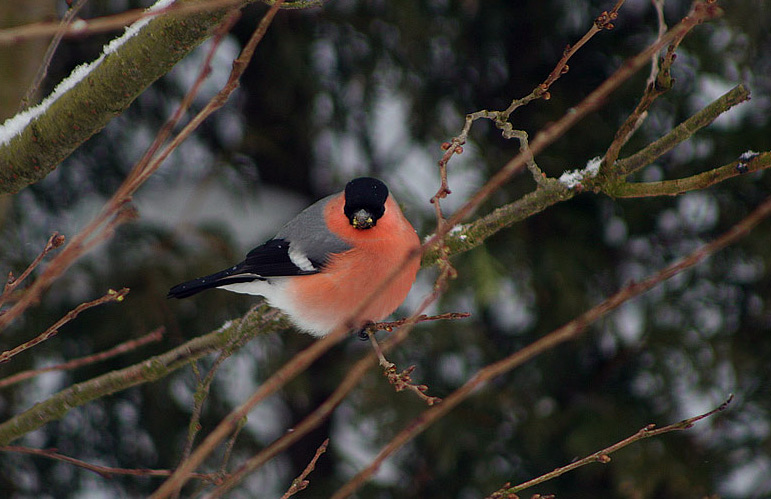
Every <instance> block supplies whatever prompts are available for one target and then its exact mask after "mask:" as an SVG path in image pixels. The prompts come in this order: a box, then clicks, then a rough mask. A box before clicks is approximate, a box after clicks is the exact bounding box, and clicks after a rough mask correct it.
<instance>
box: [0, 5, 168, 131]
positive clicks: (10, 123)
mask: <svg viewBox="0 0 771 499" xmlns="http://www.w3.org/2000/svg"><path fill="white" fill-rule="evenodd" d="M174 1H175V0H158V1H157V2H156V3H155V4H153V5H152V6H151V7H149V8H148V9H147V10H146V12H153V11H156V10H160V9H164V8H166V7H168V6H169V5H171V4H173V3H174ZM151 19H152V17H143V18H142V19H140V20H139V21H137V22H135V23H134V24H132V25H131V26H129V27H128V28H126V31H125V32H124V33H123V35H122V36H120V37H118V38H116V39H114V40H112V41H111V42H110V43H108V44H107V45H105V47H104V48H103V50H102V54H101V55H100V56H99V57H98V58H97V59H96V60H95V61H93V62H90V63H86V64H81V65H80V66H78V67H76V68H75V69H74V70H73V71H72V73H70V75H69V76H68V77H67V78H65V79H64V80H62V81H61V82H59V84H58V85H57V86H56V88H54V91H53V92H51V94H50V95H49V96H48V97H46V98H45V99H43V101H42V102H41V103H40V104H38V105H37V106H33V107H30V108H28V109H25V110H24V111H22V112H20V113H18V114H17V115H15V116H12V117H11V118H8V119H7V120H6V121H5V123H3V124H2V125H1V126H0V146H3V145H6V144H8V143H9V142H10V141H11V139H13V138H14V137H16V136H17V135H19V134H20V133H22V132H23V131H24V129H25V128H27V125H29V124H30V123H31V122H32V120H34V119H36V118H37V117H38V116H40V115H41V114H43V113H45V112H46V110H47V109H48V108H49V107H51V104H53V103H54V102H56V100H57V99H58V98H59V97H61V96H62V95H64V94H65V93H67V92H68V91H69V90H71V89H72V88H73V87H74V86H75V85H77V84H78V83H80V82H81V81H82V80H83V79H85V78H86V77H87V76H88V75H89V74H90V73H91V71H93V70H94V68H96V67H97V66H98V65H99V64H101V62H102V61H103V60H104V58H105V56H107V55H109V54H111V53H113V52H115V51H116V50H118V48H120V47H121V46H122V45H123V44H124V43H126V41H128V40H129V39H130V38H132V37H133V36H134V35H136V34H137V33H139V31H140V30H141V29H142V28H144V27H145V25H147V23H149V22H150V20H151Z"/></svg>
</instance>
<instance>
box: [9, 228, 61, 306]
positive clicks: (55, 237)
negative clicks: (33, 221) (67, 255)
mask: <svg viewBox="0 0 771 499" xmlns="http://www.w3.org/2000/svg"><path fill="white" fill-rule="evenodd" d="M62 244H64V236H63V235H61V234H59V233H58V232H54V233H53V234H51V237H49V238H48V242H47V243H46V245H45V247H44V248H43V251H41V252H40V254H39V255H38V256H37V257H36V258H35V259H34V260H33V261H32V263H30V264H29V266H28V267H27V268H26V269H25V270H24V272H22V273H21V275H20V276H19V277H17V278H14V277H13V273H9V274H8V280H7V281H6V283H5V287H4V288H3V293H2V294H0V305H3V304H4V303H5V302H7V301H8V300H9V299H10V297H11V293H13V290H14V289H16V288H17V287H18V286H19V285H20V284H21V283H22V282H24V279H26V278H27V277H29V275H30V274H31V273H32V271H33V270H35V268H36V267H37V266H38V265H40V262H41V261H42V260H43V258H45V257H46V255H47V254H48V253H50V252H51V251H52V250H54V249H56V248H58V247H59V246H61V245H62Z"/></svg>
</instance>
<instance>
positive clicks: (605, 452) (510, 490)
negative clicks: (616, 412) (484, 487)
mask: <svg viewBox="0 0 771 499" xmlns="http://www.w3.org/2000/svg"><path fill="white" fill-rule="evenodd" d="M733 397H734V396H733V395H729V396H728V399H727V400H726V401H725V402H723V403H722V404H720V405H719V406H718V407H716V408H714V409H712V410H711V411H709V412H705V413H704V414H700V415H698V416H694V417H692V418H688V419H684V420H682V421H680V422H678V423H673V424H670V425H667V426H664V427H662V428H658V429H657V428H656V425H655V424H649V425H647V426H646V427H645V428H642V429H641V430H639V431H638V432H637V433H635V434H634V435H631V436H629V437H627V438H625V439H624V440H621V441H620V442H616V443H615V444H613V445H611V446H609V447H606V448H604V449H602V450H600V451H597V452H595V453H594V454H590V455H588V456H586V457H585V458H583V459H579V460H577V461H574V462H572V463H570V464H568V465H566V466H562V467H561V468H557V469H556V470H554V471H551V472H549V473H544V474H543V475H541V476H539V477H537V478H534V479H532V480H528V481H527V482H524V483H521V484H519V485H517V486H514V487H512V486H511V485H510V484H506V485H504V486H503V487H502V488H501V489H500V490H498V491H496V492H494V493H493V494H492V495H490V496H488V499H494V498H496V497H506V494H516V493H517V492H519V491H521V490H525V489H528V488H530V487H533V486H534V485H538V484H539V483H543V482H546V481H548V480H551V479H553V478H556V477H558V476H560V475H563V474H565V473H567V472H569V471H573V470H574V469H576V468H580V467H581V466H586V465H587V464H591V463H602V464H607V463H609V462H610V457H609V455H610V454H612V453H614V452H616V451H617V450H619V449H623V448H624V447H626V446H627V445H629V444H632V443H634V442H637V441H639V440H643V439H645V438H650V437H657V436H659V435H663V434H664V433H669V432H672V431H681V430H688V429H690V428H692V427H693V425H694V424H695V423H697V422H698V421H701V420H702V419H704V418H708V417H709V416H712V415H713V414H716V413H718V412H722V411H724V410H726V409H727V408H728V404H730V403H731V401H732V400H733ZM496 494H497V495H496Z"/></svg>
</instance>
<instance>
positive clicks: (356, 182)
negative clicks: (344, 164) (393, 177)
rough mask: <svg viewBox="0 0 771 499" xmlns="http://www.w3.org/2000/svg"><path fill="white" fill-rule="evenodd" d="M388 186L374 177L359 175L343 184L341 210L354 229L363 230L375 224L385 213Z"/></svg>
mask: <svg viewBox="0 0 771 499" xmlns="http://www.w3.org/2000/svg"><path fill="white" fill-rule="evenodd" d="M386 199H388V187H386V185H385V184H384V183H383V182H381V181H380V180H378V179H376V178H371V177H360V178H355V179H353V180H351V181H350V182H348V184H347V185H346V186H345V207H344V208H343V211H344V212H345V216H346V217H347V218H348V221H349V222H350V224H351V225H353V227H354V228H355V229H359V230H365V229H370V228H372V227H374V226H375V225H377V221H378V220H379V219H380V217H382V216H383V214H384V213H385V202H386Z"/></svg>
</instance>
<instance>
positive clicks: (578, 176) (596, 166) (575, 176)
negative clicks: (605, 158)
mask: <svg viewBox="0 0 771 499" xmlns="http://www.w3.org/2000/svg"><path fill="white" fill-rule="evenodd" d="M601 163H602V158H600V157H599V156H596V157H594V158H592V159H590V160H589V161H587V163H586V167H585V168H584V169H582V170H570V171H566V172H565V173H563V174H562V175H561V176H560V178H559V181H560V182H561V183H562V184H563V185H564V186H565V187H567V188H568V189H573V188H574V187H576V186H577V185H578V184H580V183H581V181H582V180H584V179H585V178H591V177H594V176H596V175H597V173H598V172H599V171H600V164H601Z"/></svg>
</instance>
